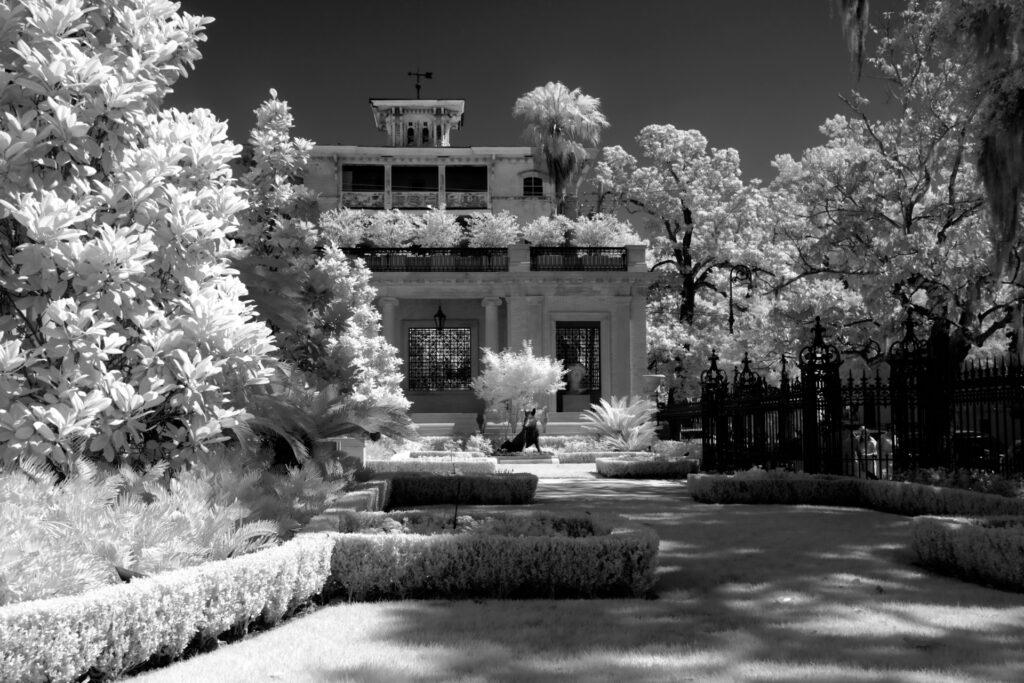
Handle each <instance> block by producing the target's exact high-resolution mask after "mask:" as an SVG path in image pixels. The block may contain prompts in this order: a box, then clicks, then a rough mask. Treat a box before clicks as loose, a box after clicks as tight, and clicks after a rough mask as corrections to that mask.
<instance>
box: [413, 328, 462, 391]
mask: <svg viewBox="0 0 1024 683" xmlns="http://www.w3.org/2000/svg"><path fill="white" fill-rule="evenodd" d="M472 350H473V339H472V331H471V330H470V328H468V327H446V328H445V329H443V330H437V329H434V328H433V327H410V328H409V365H408V368H407V376H408V379H409V391H458V390H461V389H471V388H472V387H471V382H472V380H473V357H472Z"/></svg>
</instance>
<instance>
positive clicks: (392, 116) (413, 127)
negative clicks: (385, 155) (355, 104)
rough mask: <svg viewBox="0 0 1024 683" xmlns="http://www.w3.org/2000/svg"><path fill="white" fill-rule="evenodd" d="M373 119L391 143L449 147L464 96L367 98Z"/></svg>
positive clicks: (463, 102)
mask: <svg viewBox="0 0 1024 683" xmlns="http://www.w3.org/2000/svg"><path fill="white" fill-rule="evenodd" d="M370 108H371V109H372V110H373V122H374V124H376V126H377V130H379V131H383V132H385V133H387V135H388V141H389V144H390V145H391V146H392V147H449V146H451V132H452V131H453V130H458V129H459V128H460V127H461V126H462V115H463V112H465V109H466V101H465V100H380V99H371V100H370Z"/></svg>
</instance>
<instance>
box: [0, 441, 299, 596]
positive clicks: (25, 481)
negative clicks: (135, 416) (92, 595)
mask: <svg viewBox="0 0 1024 683" xmlns="http://www.w3.org/2000/svg"><path fill="white" fill-rule="evenodd" d="M77 471H78V473H76V474H73V475H72V476H70V477H68V478H66V479H65V480H64V481H63V482H61V483H60V484H57V483H56V481H55V479H54V477H53V475H52V474H49V473H48V472H47V471H46V470H44V469H41V468H40V469H37V470H35V471H34V472H32V474H31V475H30V474H28V473H25V472H13V473H10V474H7V475H5V476H2V477H0V537H2V538H4V552H3V553H2V554H0V604H4V603H9V602H16V601H23V600H35V599H40V598H47V597H53V596H58V595H72V594H76V593H81V592H82V591H84V590H87V589H90V588H94V587H97V586H100V585H103V584H113V583H117V582H118V576H117V573H116V571H115V567H122V568H124V569H128V570H131V571H134V572H139V573H144V574H152V573H156V572H161V571H167V570H170V569H176V568H179V567H185V566H190V565H196V564H201V563H204V562H209V561H211V560H217V559H223V558H227V557H233V556H235V555H241V554H244V553H248V552H252V551H254V550H258V549H260V548H263V547H266V546H268V545H272V544H274V543H276V540H277V535H278V530H279V527H278V525H277V524H276V523H274V522H271V521H266V520H263V521H258V520H253V519H252V518H251V517H250V515H251V510H250V509H249V508H248V507H246V506H245V505H243V503H242V502H241V501H240V500H239V499H238V497H237V496H238V494H239V493H240V492H241V490H242V489H243V488H250V489H255V488H256V486H257V479H256V478H255V477H252V476H249V475H242V476H241V477H239V478H238V480H236V482H235V483H236V485H235V486H234V487H233V488H234V490H232V487H230V486H224V487H220V486H218V484H221V483H223V482H218V481H216V478H215V477H212V476H209V474H208V473H206V472H203V471H201V470H200V469H199V468H195V469H193V470H188V471H183V472H180V473H178V474H177V476H175V477H173V478H170V479H167V477H166V474H167V467H166V464H162V465H159V466H156V467H153V468H151V469H149V470H148V471H146V472H145V473H142V474H138V473H135V472H133V471H131V470H130V469H128V468H122V470H121V471H120V472H119V473H117V474H111V475H109V476H103V475H102V474H100V472H99V471H98V470H97V469H96V468H94V467H92V466H91V465H89V464H88V463H86V462H84V461H80V462H79V463H78V465H77ZM249 497H250V498H253V496H252V495H251V494H250V495H249Z"/></svg>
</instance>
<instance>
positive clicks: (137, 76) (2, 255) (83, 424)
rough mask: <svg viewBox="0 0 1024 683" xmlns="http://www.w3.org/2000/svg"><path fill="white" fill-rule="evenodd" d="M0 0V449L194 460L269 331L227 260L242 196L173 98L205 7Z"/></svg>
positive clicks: (232, 419)
mask: <svg viewBox="0 0 1024 683" xmlns="http://www.w3.org/2000/svg"><path fill="white" fill-rule="evenodd" d="M176 10H177V5H176V4H174V3H171V2H167V1H165V0H119V1H118V2H113V1H111V0H98V1H97V2H93V3H91V4H90V5H89V6H88V7H87V6H86V5H85V4H84V3H83V2H81V1H80V0H69V1H67V2H61V3H54V2H45V1H42V0H25V1H23V2H14V1H12V0H6V1H2V2H0V54H3V55H4V57H3V62H4V66H5V71H6V73H5V74H4V76H3V78H0V105H2V107H0V109H2V112H3V114H2V116H0V259H2V260H0V285H2V298H0V307H3V308H2V309H0V312H2V313H3V315H0V349H2V353H0V452H2V453H3V461H4V462H5V463H8V464H9V463H11V462H13V461H16V460H18V459H23V458H27V457H30V456H38V457H42V458H48V459H50V460H51V461H52V462H53V463H55V464H57V465H58V466H61V465H64V464H66V463H67V462H68V459H69V457H70V456H71V454H72V453H73V452H74V451H75V450H76V448H80V447H83V446H84V450H85V451H86V452H91V453H98V454H102V456H103V457H105V458H106V459H107V460H110V461H113V460H122V461H137V460H142V461H152V460H157V459H161V458H166V457H171V458H179V457H187V456H188V455H189V453H191V452H195V451H203V450H205V449H206V447H207V446H208V445H209V444H210V443H211V442H213V441H216V440H217V439H219V438H221V434H222V432H223V430H224V429H225V428H226V427H230V426H232V425H234V424H236V423H237V422H238V421H239V419H240V418H241V417H242V416H243V411H242V409H241V408H240V407H239V406H240V404H239V402H237V401H232V400H231V399H238V398H241V396H242V394H243V393H244V390H245V388H246V387H248V386H250V385H253V384H258V383H262V382H264V381H265V380H266V377H267V374H268V371H267V361H268V354H270V353H271V352H272V351H273V350H274V346H273V343H272V340H271V337H270V334H269V330H268V329H267V328H266V326H264V325H263V324H262V323H259V322H257V321H256V320H255V319H254V317H253V311H252V310H251V307H250V306H249V305H248V304H246V303H243V302H242V298H241V297H242V296H243V295H244V294H245V288H244V287H243V286H242V285H241V283H240V282H239V281H238V279H237V278H236V277H235V276H234V274H233V272H232V271H231V270H230V269H229V268H228V266H227V264H226V262H225V260H224V258H223V256H224V254H225V252H226V250H227V249H229V248H230V247H232V246H233V244H232V242H231V236H232V233H233V232H234V231H235V229H236V222H235V215H236V214H237V213H238V212H239V211H241V210H242V209H244V208H245V206H246V201H245V199H244V197H243V195H242V192H241V190H240V189H239V188H238V187H237V186H236V185H235V183H234V181H233V180H232V177H231V170H230V168H229V166H228V163H229V161H231V160H232V159H233V158H234V157H235V156H236V155H237V154H238V152H239V147H238V146H237V145H234V144H232V143H231V142H230V141H229V140H228V138H227V127H226V125H225V124H224V123H223V122H220V121H218V120H216V119H215V118H214V117H213V115H212V114H211V113H210V112H209V111H206V110H202V109H200V110H196V111H194V112H191V113H184V112H180V111H176V110H160V109H159V106H160V102H161V100H162V98H163V97H164V95H165V94H166V93H167V92H168V90H169V88H170V86H171V84H173V82H174V81H175V80H176V79H177V78H178V77H179V76H181V75H184V74H185V73H186V69H187V68H188V67H190V66H191V65H192V63H193V62H194V61H195V60H196V59H198V58H199V56H200V55H199V50H198V44H199V42H200V41H201V40H204V39H205V37H204V36H203V33H202V31H203V25H204V24H205V23H206V22H207V20H205V19H203V18H199V17H193V16H190V15H187V14H178V13H177V11H176Z"/></svg>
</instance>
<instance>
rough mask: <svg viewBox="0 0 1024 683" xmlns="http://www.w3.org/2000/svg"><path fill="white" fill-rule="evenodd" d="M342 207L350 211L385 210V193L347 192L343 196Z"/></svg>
mask: <svg viewBox="0 0 1024 683" xmlns="http://www.w3.org/2000/svg"><path fill="white" fill-rule="evenodd" d="M341 205H342V206H344V207H346V208H349V209H383V208H384V191H383V190H380V191H378V192H353V191H352V190H345V191H344V192H343V193H342V195H341Z"/></svg>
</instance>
